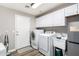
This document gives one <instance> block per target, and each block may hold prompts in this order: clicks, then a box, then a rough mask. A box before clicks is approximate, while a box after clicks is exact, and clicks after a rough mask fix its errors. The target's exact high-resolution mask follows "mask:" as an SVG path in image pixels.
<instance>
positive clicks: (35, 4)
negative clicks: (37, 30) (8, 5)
mask: <svg viewBox="0 0 79 59" xmlns="http://www.w3.org/2000/svg"><path fill="white" fill-rule="evenodd" d="M39 5H41V3H27V4H26V5H25V8H26V7H27V8H30V7H31V8H37V7H38V6H39Z"/></svg>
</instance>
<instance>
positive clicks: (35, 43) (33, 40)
mask: <svg viewBox="0 0 79 59" xmlns="http://www.w3.org/2000/svg"><path fill="white" fill-rule="evenodd" d="M33 33H34V36H35V37H34V38H33V37H31V46H32V47H33V48H35V49H38V40H39V39H40V38H39V35H40V34H42V33H44V30H34V31H33Z"/></svg>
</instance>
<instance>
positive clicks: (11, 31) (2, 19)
mask: <svg viewBox="0 0 79 59" xmlns="http://www.w3.org/2000/svg"><path fill="white" fill-rule="evenodd" d="M15 14H20V15H25V16H29V17H31V19H32V18H33V16H31V15H28V14H25V13H22V12H18V11H15V10H11V9H8V8H5V7H2V6H0V34H1V36H0V38H1V39H0V40H2V41H3V38H4V35H5V32H6V31H8V35H9V42H10V44H9V50H12V49H14V48H15ZM32 21H33V20H32ZM31 30H32V28H31Z"/></svg>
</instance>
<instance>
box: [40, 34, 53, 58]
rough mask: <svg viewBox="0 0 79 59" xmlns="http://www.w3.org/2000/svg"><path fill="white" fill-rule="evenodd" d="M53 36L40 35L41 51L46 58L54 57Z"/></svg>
mask: <svg viewBox="0 0 79 59" xmlns="http://www.w3.org/2000/svg"><path fill="white" fill-rule="evenodd" d="M52 36H53V34H47V33H46V34H40V39H39V51H40V52H41V53H43V54H44V55H46V56H53V39H52Z"/></svg>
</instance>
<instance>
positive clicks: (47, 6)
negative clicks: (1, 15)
mask: <svg viewBox="0 0 79 59" xmlns="http://www.w3.org/2000/svg"><path fill="white" fill-rule="evenodd" d="M27 4H28V3H27ZM0 5H1V6H4V7H8V8H10V9H14V10H17V11H21V12H24V13H27V14H30V15H33V16H39V15H41V14H43V13H46V12H48V11H49V10H51V9H54V8H55V7H57V6H59V5H63V3H43V4H41V5H39V6H38V7H37V8H35V9H34V8H31V7H30V8H28V7H25V5H26V3H0Z"/></svg>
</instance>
